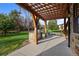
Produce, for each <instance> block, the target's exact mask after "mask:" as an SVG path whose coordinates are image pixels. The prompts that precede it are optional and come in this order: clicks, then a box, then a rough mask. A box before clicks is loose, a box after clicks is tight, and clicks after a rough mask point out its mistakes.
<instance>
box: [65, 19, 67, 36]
mask: <svg viewBox="0 0 79 59" xmlns="http://www.w3.org/2000/svg"><path fill="white" fill-rule="evenodd" d="M64 35H65V38H66V36H67V23H66V18H64Z"/></svg>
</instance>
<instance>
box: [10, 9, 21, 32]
mask: <svg viewBox="0 0 79 59" xmlns="http://www.w3.org/2000/svg"><path fill="white" fill-rule="evenodd" d="M20 14H21V13H20V12H18V11H17V10H12V11H11V12H10V13H9V16H10V19H11V20H13V21H14V22H15V24H16V30H17V32H19V30H20V18H21V17H20Z"/></svg>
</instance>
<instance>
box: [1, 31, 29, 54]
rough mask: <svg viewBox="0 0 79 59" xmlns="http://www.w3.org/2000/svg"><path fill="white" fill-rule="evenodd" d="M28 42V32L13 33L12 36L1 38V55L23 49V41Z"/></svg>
mask: <svg viewBox="0 0 79 59" xmlns="http://www.w3.org/2000/svg"><path fill="white" fill-rule="evenodd" d="M25 40H28V33H27V32H20V33H18V34H17V33H12V34H10V35H6V37H5V36H0V55H7V54H8V53H11V52H12V51H14V50H16V49H18V48H20V47H21V44H22V42H23V41H25Z"/></svg>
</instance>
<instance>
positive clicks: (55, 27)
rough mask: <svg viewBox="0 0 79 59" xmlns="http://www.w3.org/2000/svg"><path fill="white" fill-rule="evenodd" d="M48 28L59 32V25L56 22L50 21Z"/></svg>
mask: <svg viewBox="0 0 79 59" xmlns="http://www.w3.org/2000/svg"><path fill="white" fill-rule="evenodd" d="M48 28H49V29H51V30H58V25H57V21H56V20H49V22H48Z"/></svg>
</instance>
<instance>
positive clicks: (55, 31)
mask: <svg viewBox="0 0 79 59" xmlns="http://www.w3.org/2000/svg"><path fill="white" fill-rule="evenodd" d="M48 32H54V33H57V32H61V31H60V30H50V29H49V30H48Z"/></svg>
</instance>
